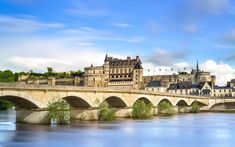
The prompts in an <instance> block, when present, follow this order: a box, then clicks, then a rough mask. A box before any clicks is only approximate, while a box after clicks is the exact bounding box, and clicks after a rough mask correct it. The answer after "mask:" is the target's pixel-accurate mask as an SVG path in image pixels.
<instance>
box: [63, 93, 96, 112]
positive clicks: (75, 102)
mask: <svg viewBox="0 0 235 147" xmlns="http://www.w3.org/2000/svg"><path fill="white" fill-rule="evenodd" d="M62 99H63V100H65V101H66V102H67V103H68V104H69V105H70V106H71V107H73V108H82V109H87V108H91V107H92V106H91V104H90V103H89V102H88V101H86V99H84V98H81V97H78V96H72V95H71V96H66V97H63V98H62Z"/></svg>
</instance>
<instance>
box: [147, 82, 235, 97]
mask: <svg viewBox="0 0 235 147" xmlns="http://www.w3.org/2000/svg"><path fill="white" fill-rule="evenodd" d="M145 90H148V91H155V92H168V93H174V94H183V95H197V96H208V97H235V79H233V80H231V81H230V82H228V84H227V86H215V85H214V84H213V82H200V83H199V84H193V83H192V82H190V81H184V82H178V83H174V84H170V85H169V87H164V86H163V85H162V82H161V81H151V82H149V84H148V85H147V86H146V87H145Z"/></svg>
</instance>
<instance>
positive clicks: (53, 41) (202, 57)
mask: <svg viewBox="0 0 235 147" xmlns="http://www.w3.org/2000/svg"><path fill="white" fill-rule="evenodd" d="M0 51H1V54H0V70H6V69H10V70H14V71H29V70H31V69H32V70H34V71H36V72H44V71H45V70H46V67H53V68H54V69H55V70H56V71H70V70H78V69H80V70H83V68H84V67H86V66H90V65H91V64H93V65H102V64H103V62H104V57H105V54H106V53H107V54H108V55H109V56H113V57H117V58H126V57H127V56H131V57H132V58H135V56H136V55H139V56H140V58H141V60H142V63H143V67H144V75H157V74H172V73H177V72H179V71H190V70H191V69H192V68H195V66H196V62H197V60H198V61H199V66H200V68H201V69H202V70H204V71H209V72H211V73H212V74H213V75H216V76H217V84H218V85H224V84H225V83H226V82H227V81H229V80H231V79H232V78H235V1H233V0H174V1H173V0H164V1H163V0H133V1H132V0H129V1H128V0H1V1H0ZM172 68H173V71H172V70H171V69H172Z"/></svg>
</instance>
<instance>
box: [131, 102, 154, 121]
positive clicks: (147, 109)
mask: <svg viewBox="0 0 235 147" xmlns="http://www.w3.org/2000/svg"><path fill="white" fill-rule="evenodd" d="M153 112H154V111H153V105H152V104H151V103H149V104H146V103H145V102H144V101H143V100H137V101H136V102H135V103H134V105H133V108H132V117H133V118H150V117H152V116H153V115H154V113H153Z"/></svg>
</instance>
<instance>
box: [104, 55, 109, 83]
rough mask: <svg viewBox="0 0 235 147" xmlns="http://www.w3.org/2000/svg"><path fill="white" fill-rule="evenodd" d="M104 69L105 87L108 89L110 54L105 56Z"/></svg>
mask: <svg viewBox="0 0 235 147" xmlns="http://www.w3.org/2000/svg"><path fill="white" fill-rule="evenodd" d="M103 68H104V70H103V74H104V85H105V87H106V86H107V85H108V79H109V57H108V54H106V55H105V59H104V65H103Z"/></svg>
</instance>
